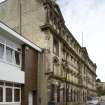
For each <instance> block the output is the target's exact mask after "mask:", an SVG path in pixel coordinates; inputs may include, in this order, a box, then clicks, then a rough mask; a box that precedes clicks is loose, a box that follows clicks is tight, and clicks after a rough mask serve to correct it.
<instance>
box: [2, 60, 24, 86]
mask: <svg viewBox="0 0 105 105" xmlns="http://www.w3.org/2000/svg"><path fill="white" fill-rule="evenodd" d="M24 76H25V74H24V72H23V71H21V68H19V67H16V66H15V65H12V64H8V63H4V62H2V61H0V80H3V81H10V82H16V83H22V84H24V78H25V77H24Z"/></svg>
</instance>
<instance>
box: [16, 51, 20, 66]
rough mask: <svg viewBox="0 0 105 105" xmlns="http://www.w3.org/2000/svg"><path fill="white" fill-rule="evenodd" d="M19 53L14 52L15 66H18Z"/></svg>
mask: <svg viewBox="0 0 105 105" xmlns="http://www.w3.org/2000/svg"><path fill="white" fill-rule="evenodd" d="M19 55H20V54H19V52H17V51H15V60H16V64H17V65H20V58H19Z"/></svg>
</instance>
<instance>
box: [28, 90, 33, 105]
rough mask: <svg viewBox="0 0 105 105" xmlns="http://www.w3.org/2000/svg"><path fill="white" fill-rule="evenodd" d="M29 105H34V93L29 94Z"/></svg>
mask: <svg viewBox="0 0 105 105" xmlns="http://www.w3.org/2000/svg"><path fill="white" fill-rule="evenodd" d="M28 105H33V93H32V92H29V96H28Z"/></svg>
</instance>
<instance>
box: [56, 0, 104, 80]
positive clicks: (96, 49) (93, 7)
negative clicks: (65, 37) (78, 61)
mask: <svg viewBox="0 0 105 105" xmlns="http://www.w3.org/2000/svg"><path fill="white" fill-rule="evenodd" d="M57 2H58V4H59V6H60V8H61V11H62V13H63V17H64V19H65V24H66V26H67V27H68V28H69V30H70V31H71V33H72V34H73V36H74V37H75V38H76V39H77V40H78V42H79V43H80V45H82V33H83V47H86V48H87V50H88V54H89V57H90V59H91V60H92V61H93V62H94V63H96V64H97V72H96V73H97V76H98V78H100V79H101V81H103V82H105V0H58V1H57Z"/></svg>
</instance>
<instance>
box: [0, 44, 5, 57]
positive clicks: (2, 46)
mask: <svg viewBox="0 0 105 105" xmlns="http://www.w3.org/2000/svg"><path fill="white" fill-rule="evenodd" d="M3 54H4V45H2V44H0V58H3Z"/></svg>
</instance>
